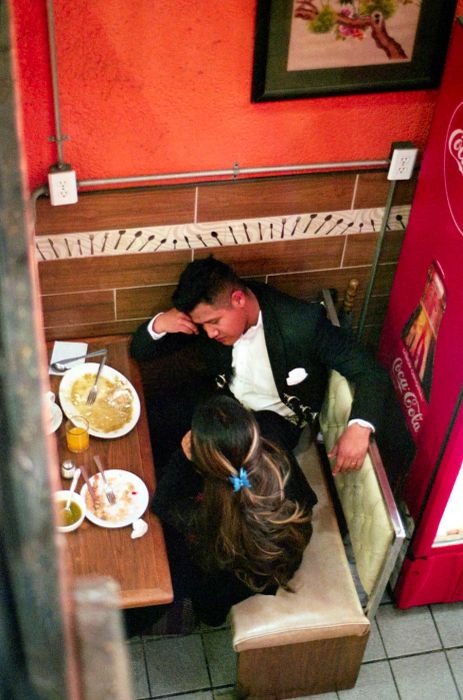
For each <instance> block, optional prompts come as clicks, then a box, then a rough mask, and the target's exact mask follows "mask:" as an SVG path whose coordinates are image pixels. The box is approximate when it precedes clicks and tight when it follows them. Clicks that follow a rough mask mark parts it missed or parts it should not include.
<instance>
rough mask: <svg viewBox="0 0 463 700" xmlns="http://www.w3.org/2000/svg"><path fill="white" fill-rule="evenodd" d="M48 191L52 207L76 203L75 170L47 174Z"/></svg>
mask: <svg viewBox="0 0 463 700" xmlns="http://www.w3.org/2000/svg"><path fill="white" fill-rule="evenodd" d="M48 189H49V191H50V201H51V203H52V206H54V207H56V206H59V205H60V204H75V203H76V202H77V180H76V172H75V170H58V171H56V172H51V173H48Z"/></svg>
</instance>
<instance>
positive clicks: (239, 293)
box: [230, 289, 246, 309]
mask: <svg viewBox="0 0 463 700" xmlns="http://www.w3.org/2000/svg"><path fill="white" fill-rule="evenodd" d="M230 300H231V303H232V306H234V307H235V308H236V309H238V308H239V309H242V308H243V307H244V305H245V304H246V294H245V293H244V292H243V290H242V289H235V291H234V292H232V295H231V297H230Z"/></svg>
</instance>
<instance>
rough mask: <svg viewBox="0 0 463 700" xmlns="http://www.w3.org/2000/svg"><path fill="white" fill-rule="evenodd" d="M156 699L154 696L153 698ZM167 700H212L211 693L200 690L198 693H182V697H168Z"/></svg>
mask: <svg viewBox="0 0 463 700" xmlns="http://www.w3.org/2000/svg"><path fill="white" fill-rule="evenodd" d="M153 697H156V696H153ZM169 700H214V696H213V695H212V691H210V690H200V691H199V693H184V694H182V695H169Z"/></svg>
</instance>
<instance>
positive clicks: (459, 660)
mask: <svg viewBox="0 0 463 700" xmlns="http://www.w3.org/2000/svg"><path fill="white" fill-rule="evenodd" d="M447 659H448V661H449V664H450V668H451V669H452V672H453V677H454V679H455V683H456V684H457V688H458V690H459V691H460V694H461V697H462V698H463V649H450V651H448V652H447Z"/></svg>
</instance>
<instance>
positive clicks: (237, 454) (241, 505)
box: [191, 395, 312, 591]
mask: <svg viewBox="0 0 463 700" xmlns="http://www.w3.org/2000/svg"><path fill="white" fill-rule="evenodd" d="M191 450H192V459H193V462H194V463H195V465H196V467H197V469H198V471H199V472H200V473H201V474H202V475H203V476H204V482H205V486H204V496H203V502H202V507H201V509H200V513H199V515H198V518H199V519H200V522H198V532H200V533H201V541H200V545H201V546H200V555H201V558H202V564H203V566H206V568H207V567H213V566H217V565H218V566H219V567H220V568H223V569H232V570H233V571H234V572H235V574H236V575H237V576H238V578H240V579H241V580H242V581H243V582H244V583H245V584H246V585H247V586H249V587H250V588H251V589H252V590H255V591H260V590H263V589H264V588H266V587H267V586H268V585H272V584H276V585H279V586H282V587H284V588H289V586H288V582H289V580H290V578H291V577H292V575H293V573H294V571H295V569H296V568H297V567H298V566H299V564H300V561H301V559H302V554H303V551H304V549H305V546H306V544H307V542H308V541H309V539H310V536H311V534H312V526H311V513H310V510H308V509H304V508H303V507H301V506H300V505H299V504H298V503H297V502H296V501H292V500H290V499H289V498H287V496H286V495H285V485H286V483H287V480H288V478H289V475H290V464H289V462H288V459H287V457H286V455H285V454H284V452H283V451H282V450H280V449H279V448H278V447H277V446H276V445H273V444H272V443H270V442H268V441H266V440H265V439H263V438H262V437H261V435H260V431H259V427H258V424H257V422H256V420H255V418H254V416H253V414H252V413H251V412H250V411H247V410H246V409H245V408H244V407H243V406H242V405H241V404H239V403H238V402H237V401H236V400H234V399H232V398H230V397H227V396H223V395H218V396H215V397H214V398H213V399H211V400H209V401H208V402H207V403H205V404H203V405H202V406H200V407H199V408H198V409H197V410H196V412H195V415H194V417H193V421H192V427H191ZM241 468H244V469H245V470H246V475H247V479H248V481H249V484H250V486H249V487H247V486H243V487H242V488H240V490H239V491H236V492H235V491H234V489H233V485H232V483H231V479H230V477H237V476H239V473H240V470H241Z"/></svg>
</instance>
